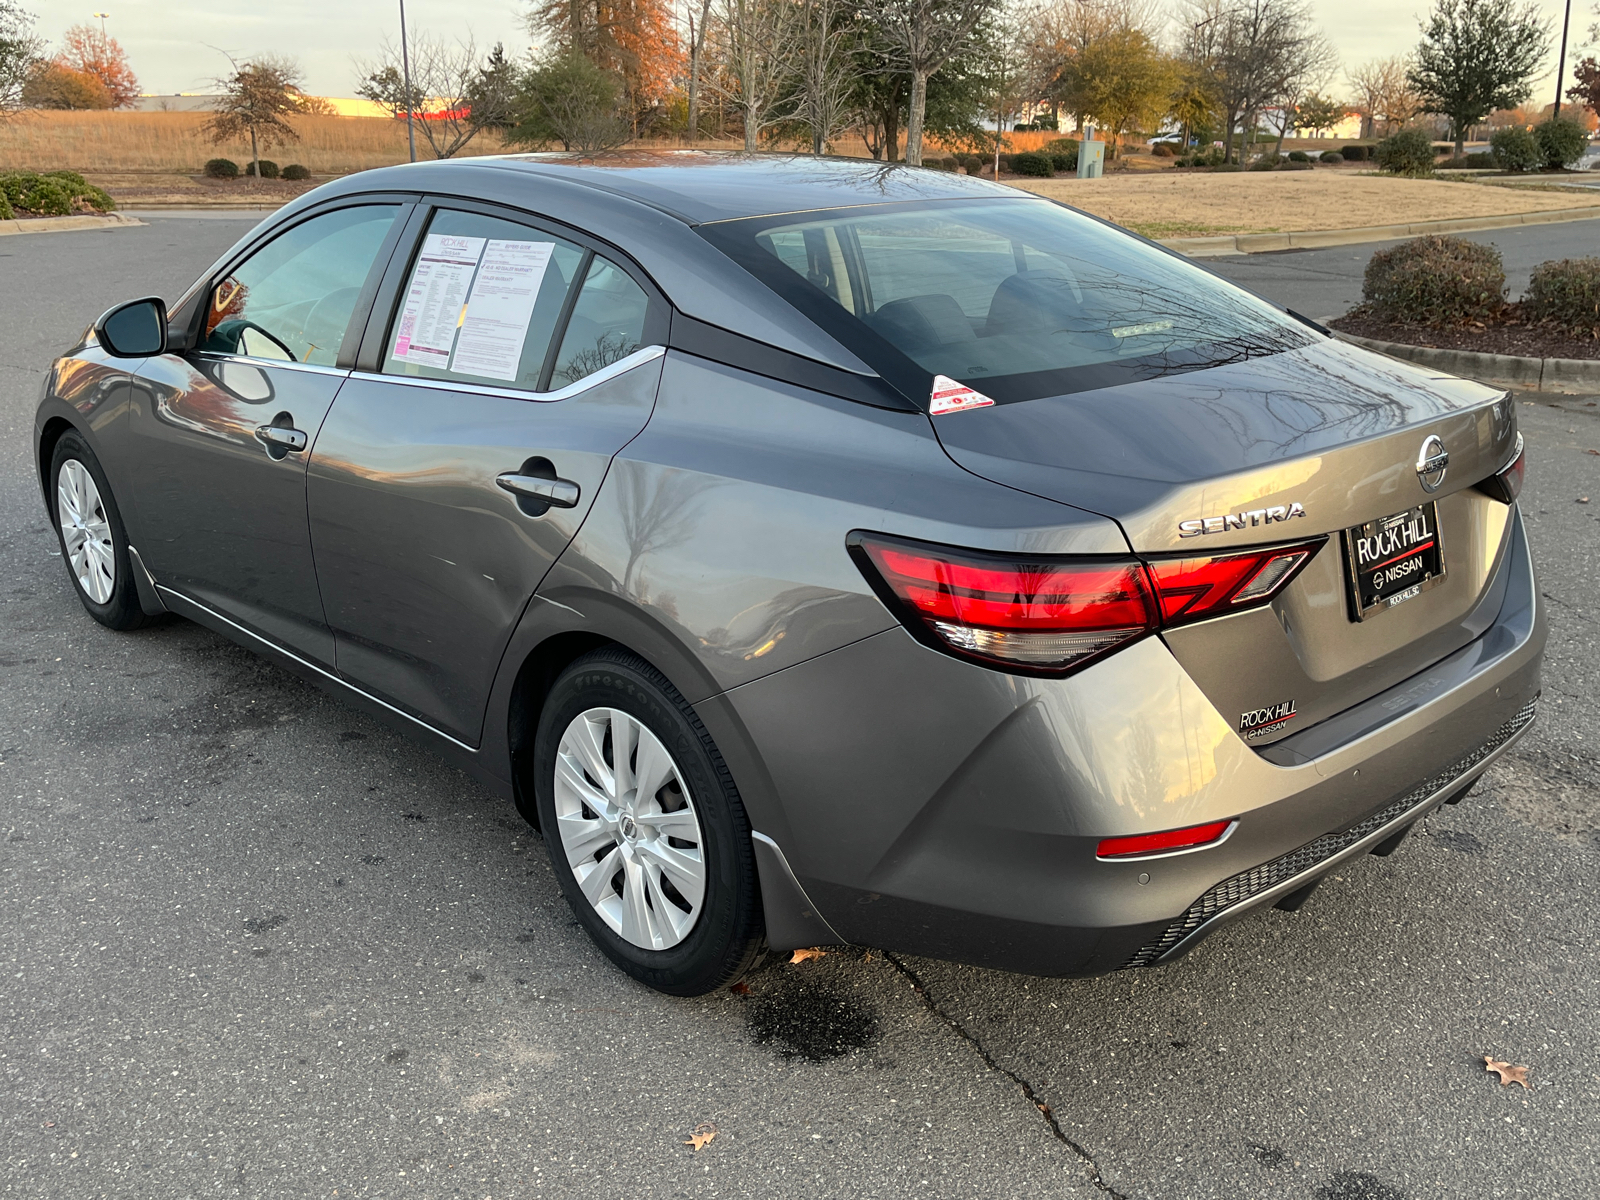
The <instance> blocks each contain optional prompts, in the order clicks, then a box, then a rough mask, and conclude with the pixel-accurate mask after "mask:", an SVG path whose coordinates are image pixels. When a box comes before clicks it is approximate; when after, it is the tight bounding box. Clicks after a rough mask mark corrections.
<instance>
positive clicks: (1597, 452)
mask: <svg viewBox="0 0 1600 1200" xmlns="http://www.w3.org/2000/svg"><path fill="white" fill-rule="evenodd" d="M1584 453H1585V454H1600V450H1585V451H1584Z"/></svg>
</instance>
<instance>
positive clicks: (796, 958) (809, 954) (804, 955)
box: [789, 946, 827, 966]
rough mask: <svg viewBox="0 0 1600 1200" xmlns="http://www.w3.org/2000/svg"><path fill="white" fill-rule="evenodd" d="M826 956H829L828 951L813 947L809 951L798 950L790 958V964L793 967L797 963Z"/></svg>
mask: <svg viewBox="0 0 1600 1200" xmlns="http://www.w3.org/2000/svg"><path fill="white" fill-rule="evenodd" d="M825 954H827V951H826V950H818V949H817V948H816V947H815V946H812V947H811V948H810V949H809V950H796V951H795V952H794V953H793V954H791V955H790V956H789V964H790V965H791V966H793V965H794V964H795V963H803V962H805V961H806V960H807V959H808V958H821V957H823V956H824V955H825Z"/></svg>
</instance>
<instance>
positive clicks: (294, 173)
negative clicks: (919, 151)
mask: <svg viewBox="0 0 1600 1200" xmlns="http://www.w3.org/2000/svg"><path fill="white" fill-rule="evenodd" d="M947 170H951V171H954V170H955V167H954V166H951V167H948V168H947ZM281 177H282V178H284V179H293V180H294V181H295V182H297V183H298V182H299V181H300V180H302V179H310V178H311V168H309V167H302V166H301V165H300V164H299V163H290V164H289V165H288V166H287V167H285V168H284V169H283V172H282V176H281Z"/></svg>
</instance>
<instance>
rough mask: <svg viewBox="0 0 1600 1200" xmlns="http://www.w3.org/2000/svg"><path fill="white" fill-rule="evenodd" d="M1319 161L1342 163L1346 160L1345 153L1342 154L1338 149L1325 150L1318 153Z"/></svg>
mask: <svg viewBox="0 0 1600 1200" xmlns="http://www.w3.org/2000/svg"><path fill="white" fill-rule="evenodd" d="M1317 161H1318V162H1325V163H1342V162H1343V161H1344V155H1342V154H1340V153H1339V152H1338V151H1337V150H1324V151H1323V152H1322V153H1321V154H1319V155H1317Z"/></svg>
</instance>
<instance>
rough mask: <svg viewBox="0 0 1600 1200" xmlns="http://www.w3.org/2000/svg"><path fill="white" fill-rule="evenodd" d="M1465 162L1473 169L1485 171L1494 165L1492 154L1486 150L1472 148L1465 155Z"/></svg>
mask: <svg viewBox="0 0 1600 1200" xmlns="http://www.w3.org/2000/svg"><path fill="white" fill-rule="evenodd" d="M1466 164H1467V166H1469V167H1471V168H1473V169H1474V170H1479V171H1486V170H1488V169H1489V168H1490V167H1492V166H1494V155H1492V154H1490V153H1489V152H1488V151H1487V150H1474V151H1473V152H1472V153H1471V154H1469V155H1467V157H1466Z"/></svg>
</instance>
